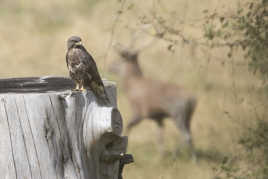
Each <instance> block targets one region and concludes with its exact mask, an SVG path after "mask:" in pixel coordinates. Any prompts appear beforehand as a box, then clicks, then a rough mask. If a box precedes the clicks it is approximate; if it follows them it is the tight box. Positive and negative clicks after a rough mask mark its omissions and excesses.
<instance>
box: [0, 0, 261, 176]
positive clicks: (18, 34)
mask: <svg viewBox="0 0 268 179" xmlns="http://www.w3.org/2000/svg"><path fill="white" fill-rule="evenodd" d="M159 2H160V3H161V6H159V7H157V8H158V9H159V10H158V11H159V12H161V13H162V15H163V16H167V13H166V12H171V11H174V13H173V15H174V16H175V17H176V18H175V19H178V20H183V21H184V22H185V23H186V24H187V22H191V21H194V22H195V23H192V25H188V26H183V28H182V29H183V31H184V32H185V34H187V35H189V36H193V37H196V38H200V37H201V35H202V34H201V28H202V27H201V26H198V25H199V23H200V22H199V20H198V19H200V18H201V15H202V11H203V10H204V9H209V10H213V9H217V10H220V11H224V10H229V9H231V8H233V6H235V5H236V3H237V2H238V1H233V0H228V1H224V2H223V1H215V0H214V1H213V0H202V2H201V1H200V2H199V1H194V0H170V1H169V3H164V2H165V1H163V0H162V1H159ZM1 3H2V4H1V7H0V41H1V42H2V43H1V50H0V77H3V78H4V77H19V76H42V75H61V76H62V75H63V76H67V75H68V73H67V68H66V65H65V52H66V39H67V38H68V37H69V36H70V35H73V34H77V35H80V36H81V37H82V38H83V39H84V44H85V46H86V47H87V49H89V51H90V52H91V53H92V54H93V56H94V57H95V58H96V61H97V64H98V66H99V68H100V70H101V72H102V76H104V77H105V78H108V79H113V80H116V81H118V86H119V89H118V100H119V108H120V110H121V113H122V115H123V117H124V120H125V121H124V125H125V124H126V123H127V121H128V120H129V118H130V116H131V109H130V107H129V105H128V101H127V99H126V98H125V96H124V93H123V92H122V89H121V88H120V81H119V80H118V78H116V77H115V76H113V75H111V74H109V73H108V72H107V67H108V64H109V63H110V62H111V61H112V60H114V59H116V58H117V56H116V55H115V54H114V52H113V51H112V49H111V48H110V46H109V43H110V39H111V31H112V27H113V24H114V22H115V19H116V17H117V13H116V12H117V10H119V9H120V3H119V1H116V0H111V1H109V2H107V1H94V0H92V1H86V0H81V1H79V2H77V1H74V0H58V1H52V0H47V1H42V2H41V1H38V2H37V1H36V2H35V1H33V0H24V1H20V3H18V2H16V3H15V2H11V1H8V0H4V1H2V2H1ZM132 3H133V4H134V6H133V5H131V4H132ZM223 5H224V6H223ZM125 7H129V10H126V11H125V12H124V13H123V14H122V15H121V16H120V18H119V20H118V22H117V25H116V28H115V31H114V35H113V41H120V42H122V43H128V42H129V40H130V35H129V34H130V32H131V30H129V29H132V28H135V27H137V24H138V16H142V15H143V14H144V15H147V14H149V11H150V10H152V7H153V1H146V2H143V3H140V2H139V1H137V0H136V1H131V2H130V1H127V3H126V4H125ZM221 7H224V9H222V8H221ZM137 14H138V15H137ZM175 25H177V26H180V25H179V24H176V23H174V26H175ZM139 43H142V41H139ZM168 45H169V44H168V43H166V42H163V41H161V40H160V41H158V42H156V43H155V45H154V46H152V47H150V48H149V49H147V50H145V51H144V52H142V54H141V56H140V60H141V65H142V68H143V70H144V73H145V75H146V76H148V77H152V78H156V79H160V80H166V81H172V82H174V83H177V84H180V85H182V86H184V88H185V89H187V90H189V91H191V92H192V93H194V94H196V96H197V97H198V100H199V102H198V107H197V111H196V113H195V115H194V119H193V124H192V132H193V138H194V144H195V146H196V149H197V153H198V156H199V162H198V163H197V164H195V163H193V162H191V161H189V160H187V159H183V158H179V157H178V158H174V155H173V154H174V153H173V152H174V147H176V146H179V144H180V136H179V133H178V132H177V130H176V128H175V127H174V125H173V123H172V122H171V121H170V120H167V121H166V133H165V142H166V143H165V148H166V150H167V152H168V155H167V156H166V157H165V158H161V157H160V155H159V153H158V150H157V143H156V134H157V126H156V125H155V124H154V123H153V122H152V121H150V120H145V121H144V122H142V124H140V125H139V126H138V127H136V128H135V129H134V130H133V132H132V133H131V136H130V138H129V152H130V153H132V154H133V155H134V157H135V163H134V164H131V165H129V166H127V167H126V169H125V178H127V179H143V178H144V179H145V178H152V179H153V178H154V179H175V178H183V179H204V178H213V176H215V172H214V171H213V169H212V168H213V167H217V166H219V165H220V163H221V161H222V160H223V158H224V157H225V156H233V155H235V154H236V153H239V152H242V149H241V148H240V147H239V146H238V144H237V140H238V139H239V138H240V137H241V133H242V132H243V128H244V127H245V126H247V125H254V124H255V123H254V119H255V118H256V114H258V113H262V112H263V109H262V107H261V106H262V104H263V100H264V99H263V98H262V97H259V96H261V95H260V94H258V95H257V92H258V87H259V86H261V85H262V84H261V82H260V81H259V80H258V79H257V78H256V77H254V76H253V75H252V74H251V73H250V72H248V68H247V64H246V62H245V61H244V60H242V58H241V57H240V56H239V55H237V56H234V57H233V58H231V59H228V58H227V55H226V49H216V50H213V51H211V50H208V49H206V48H199V47H195V46H192V45H185V44H182V43H179V44H178V46H176V48H175V52H174V53H170V52H169V51H168V50H167V46H168ZM160 67H161V68H160ZM264 103H265V102H264ZM255 109H256V110H255ZM148 129H150V130H148ZM243 165H247V164H246V163H244V164H243Z"/></svg>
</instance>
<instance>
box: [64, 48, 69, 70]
mask: <svg viewBox="0 0 268 179" xmlns="http://www.w3.org/2000/svg"><path fill="white" fill-rule="evenodd" d="M65 58H66V65H67V68H68V69H69V55H68V51H67V53H66V56H65Z"/></svg>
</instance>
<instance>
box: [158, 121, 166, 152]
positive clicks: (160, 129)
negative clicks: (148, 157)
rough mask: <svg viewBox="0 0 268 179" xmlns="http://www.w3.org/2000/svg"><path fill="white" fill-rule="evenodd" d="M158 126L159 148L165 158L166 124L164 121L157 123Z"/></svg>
mask: <svg viewBox="0 0 268 179" xmlns="http://www.w3.org/2000/svg"><path fill="white" fill-rule="evenodd" d="M156 122H157V126H158V146H159V147H158V148H159V152H160V154H161V155H162V156H163V155H164V154H165V142H164V123H163V119H159V120H157V121H156Z"/></svg>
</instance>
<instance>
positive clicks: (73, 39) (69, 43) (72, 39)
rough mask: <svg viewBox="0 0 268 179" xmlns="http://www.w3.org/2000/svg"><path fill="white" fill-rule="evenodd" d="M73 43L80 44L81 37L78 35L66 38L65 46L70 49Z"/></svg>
mask: <svg viewBox="0 0 268 179" xmlns="http://www.w3.org/2000/svg"><path fill="white" fill-rule="evenodd" d="M75 45H82V39H81V38H80V37H78V36H71V37H69V38H68V40H67V48H68V49H70V48H72V47H74V46H75Z"/></svg>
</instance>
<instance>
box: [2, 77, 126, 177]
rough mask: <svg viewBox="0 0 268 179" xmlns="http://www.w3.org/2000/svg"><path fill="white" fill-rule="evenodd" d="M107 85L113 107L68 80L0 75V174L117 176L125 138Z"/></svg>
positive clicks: (112, 88)
mask: <svg viewBox="0 0 268 179" xmlns="http://www.w3.org/2000/svg"><path fill="white" fill-rule="evenodd" d="M104 84H105V89H106V91H107V93H108V96H109V98H110V101H111V103H112V104H111V105H110V106H100V105H99V104H98V103H97V102H96V98H95V96H94V95H93V93H92V92H91V91H90V90H88V91H83V92H79V91H71V89H73V88H74V84H73V82H72V81H71V80H70V79H68V78H63V77H42V78H39V77H37V78H12V79H0V173H1V177H0V178H8V179H9V178H10V179H20V178H22V179H30V178H32V179H39V178H40V179H54V178H55V179H61V178H66V179H67V178H68V179H118V177H119V175H120V174H119V159H121V158H122V156H124V154H125V152H126V148H127V138H126V137H122V136H121V132H122V118H121V115H120V112H119V111H118V109H117V107H116V88H115V85H114V84H113V83H111V82H108V81H104Z"/></svg>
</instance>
